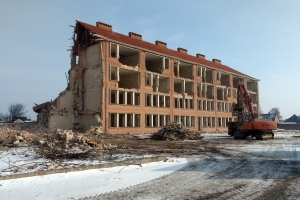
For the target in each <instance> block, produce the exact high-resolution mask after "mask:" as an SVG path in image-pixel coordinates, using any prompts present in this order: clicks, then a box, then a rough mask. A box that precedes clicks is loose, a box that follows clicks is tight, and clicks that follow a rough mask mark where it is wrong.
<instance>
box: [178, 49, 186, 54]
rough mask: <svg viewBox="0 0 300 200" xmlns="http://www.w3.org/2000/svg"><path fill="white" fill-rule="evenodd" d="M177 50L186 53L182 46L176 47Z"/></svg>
mask: <svg viewBox="0 0 300 200" xmlns="http://www.w3.org/2000/svg"><path fill="white" fill-rule="evenodd" d="M177 51H178V52H180V53H184V54H187V50H186V49H184V48H181V47H178V48H177Z"/></svg>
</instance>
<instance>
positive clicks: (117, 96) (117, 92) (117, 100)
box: [115, 90, 119, 104]
mask: <svg viewBox="0 0 300 200" xmlns="http://www.w3.org/2000/svg"><path fill="white" fill-rule="evenodd" d="M115 97H116V98H117V99H116V104H119V90H117V91H116V95H115Z"/></svg>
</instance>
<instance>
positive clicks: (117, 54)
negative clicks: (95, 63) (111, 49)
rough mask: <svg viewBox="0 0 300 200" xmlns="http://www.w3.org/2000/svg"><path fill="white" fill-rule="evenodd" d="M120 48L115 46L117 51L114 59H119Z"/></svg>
mask: <svg viewBox="0 0 300 200" xmlns="http://www.w3.org/2000/svg"><path fill="white" fill-rule="evenodd" d="M119 52H120V46H119V45H118V44H117V49H116V58H117V59H119V58H120V55H119V54H120V53H119Z"/></svg>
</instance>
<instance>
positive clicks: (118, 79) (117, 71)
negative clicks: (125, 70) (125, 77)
mask: <svg viewBox="0 0 300 200" xmlns="http://www.w3.org/2000/svg"><path fill="white" fill-rule="evenodd" d="M116 73H117V74H116V78H117V81H120V69H119V67H117V70H116Z"/></svg>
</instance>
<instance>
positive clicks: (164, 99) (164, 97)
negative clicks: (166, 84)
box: [163, 96, 166, 108]
mask: <svg viewBox="0 0 300 200" xmlns="http://www.w3.org/2000/svg"><path fill="white" fill-rule="evenodd" d="M163 107H164V108H165V107H166V96H163Z"/></svg>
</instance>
